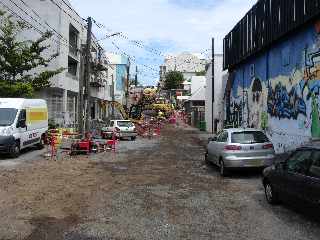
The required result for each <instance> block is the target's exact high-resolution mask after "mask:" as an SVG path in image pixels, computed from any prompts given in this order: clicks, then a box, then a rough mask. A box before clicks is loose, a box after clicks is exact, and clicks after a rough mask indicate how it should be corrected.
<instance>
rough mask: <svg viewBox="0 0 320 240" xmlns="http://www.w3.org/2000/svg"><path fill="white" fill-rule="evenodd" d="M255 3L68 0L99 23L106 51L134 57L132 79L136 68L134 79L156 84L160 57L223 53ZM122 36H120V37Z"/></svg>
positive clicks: (98, 33)
mask: <svg viewBox="0 0 320 240" xmlns="http://www.w3.org/2000/svg"><path fill="white" fill-rule="evenodd" d="M256 1H257V0H106V1H104V0H89V1H88V0H70V2H71V4H72V6H73V8H74V9H75V10H76V11H77V12H78V13H79V14H80V15H81V16H82V17H83V18H87V17H88V16H91V17H93V19H94V20H95V21H96V22H97V23H98V24H97V25H98V26H97V25H95V26H94V29H93V31H94V34H95V35H96V37H97V38H98V39H101V38H103V37H104V36H106V35H110V34H113V33H117V32H121V33H122V35H121V36H119V35H118V36H114V37H110V38H107V39H106V40H104V41H102V42H101V44H102V45H103V46H104V47H105V50H106V51H107V52H115V53H125V54H127V55H129V56H131V57H132V61H131V62H132V66H131V74H134V71H135V64H137V66H138V71H139V75H138V80H139V82H140V83H142V84H144V85H155V84H156V83H157V82H158V80H159V65H161V64H162V63H163V62H164V56H166V55H172V54H176V53H180V52H191V53H203V54H204V55H207V57H208V58H210V56H211V50H210V49H211V38H212V37H214V38H215V53H222V52H223V38H224V36H225V35H226V34H227V33H228V32H230V31H231V29H232V28H233V27H234V26H235V24H236V23H237V22H238V21H239V20H240V19H241V18H242V17H243V16H244V15H245V14H246V12H248V11H249V9H250V8H251V7H252V6H253V5H254V4H255V3H256ZM123 36H124V37H123Z"/></svg>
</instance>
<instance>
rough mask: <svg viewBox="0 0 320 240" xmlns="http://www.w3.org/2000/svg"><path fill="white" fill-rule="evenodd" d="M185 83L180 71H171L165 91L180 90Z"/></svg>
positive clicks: (166, 79) (167, 77)
mask: <svg viewBox="0 0 320 240" xmlns="http://www.w3.org/2000/svg"><path fill="white" fill-rule="evenodd" d="M183 82H184V77H183V74H182V73H181V72H178V71H170V72H168V73H167V74H166V77H165V82H164V89H165V90H170V89H179V88H180V87H181V84H182V83H183Z"/></svg>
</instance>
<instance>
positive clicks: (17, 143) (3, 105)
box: [0, 98, 48, 157]
mask: <svg viewBox="0 0 320 240" xmlns="http://www.w3.org/2000/svg"><path fill="white" fill-rule="evenodd" d="M47 131H48V110H47V103H46V101H45V100H41V99H23V98H0V152H5V153H9V154H10V155H11V156H12V157H18V156H19V154H20V150H21V149H24V148H27V147H30V146H33V145H37V146H38V147H39V148H42V147H43V146H44V144H45V134H46V132H47Z"/></svg>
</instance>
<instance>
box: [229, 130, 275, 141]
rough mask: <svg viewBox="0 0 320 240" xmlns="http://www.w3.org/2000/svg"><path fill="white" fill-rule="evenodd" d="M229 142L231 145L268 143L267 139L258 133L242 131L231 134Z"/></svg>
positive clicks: (261, 133)
mask: <svg viewBox="0 0 320 240" xmlns="http://www.w3.org/2000/svg"><path fill="white" fill-rule="evenodd" d="M231 141H232V143H240V144H253V143H265V142H269V139H268V138H267V136H266V135H265V134H264V133H263V132H260V131H244V132H235V133H232V136H231Z"/></svg>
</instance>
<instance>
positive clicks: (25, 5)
mask: <svg viewBox="0 0 320 240" xmlns="http://www.w3.org/2000/svg"><path fill="white" fill-rule="evenodd" d="M2 2H3V4H4V5H3V6H4V10H5V11H8V12H9V13H11V14H12V15H14V17H16V18H17V19H19V20H23V21H25V22H26V23H28V25H30V26H32V27H31V28H30V29H28V30H27V31H25V32H23V33H21V36H19V37H21V38H23V39H28V40H35V39H37V38H39V37H40V36H41V33H44V32H46V31H51V32H53V34H54V35H53V37H52V38H51V39H50V40H48V41H47V44H48V45H50V48H49V49H48V50H47V51H46V53H45V54H47V56H50V55H52V54H55V53H58V54H59V55H58V57H56V58H55V59H54V60H53V61H52V62H51V63H50V64H49V66H48V68H49V69H52V70H54V69H59V68H64V69H65V70H64V71H63V72H62V73H60V74H58V75H56V76H54V77H53V78H52V79H51V80H50V81H51V86H50V87H49V88H47V89H44V90H42V91H41V92H39V93H37V97H39V98H43V99H46V100H47V103H48V110H49V119H50V120H51V121H52V122H54V123H55V124H59V125H60V126H66V127H68V126H70V127H71V126H76V125H77V119H78V117H77V115H78V102H79V101H78V95H79V94H78V93H79V80H80V77H81V75H82V74H83V73H82V69H83V66H82V67H81V65H82V64H81V51H82V50H83V49H84V46H85V43H86V35H87V30H86V22H85V21H83V19H82V17H81V16H80V15H79V14H78V13H77V12H76V11H75V10H74V9H73V8H72V6H71V4H70V2H69V1H68V0H54V1H49V0H42V1H39V0H28V1H24V2H22V1H11V0H3V1H2ZM91 51H92V62H93V64H100V65H103V66H104V67H105V68H106V69H108V60H107V57H106V55H105V53H104V50H103V48H102V46H100V45H99V43H98V41H97V40H96V39H95V38H94V37H93V42H92V48H91ZM37 70H40V69H36V70H35V71H37ZM111 76H112V74H111V75H109V74H108V70H105V71H102V72H99V74H97V73H95V72H94V71H93V72H92V74H91V77H90V87H91V89H90V92H91V99H90V100H91V101H90V102H91V105H90V109H91V110H90V117H91V119H102V118H104V117H106V115H107V113H106V109H105V104H104V103H105V101H108V100H109V101H111V93H112V91H111V85H112V83H111V81H110V79H109V81H108V78H109V77H111ZM121 89H122V88H121ZM117 90H118V92H117V94H122V95H124V94H123V93H121V91H120V88H119V87H118V88H117ZM120 100H121V101H122V99H119V101H120Z"/></svg>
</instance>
